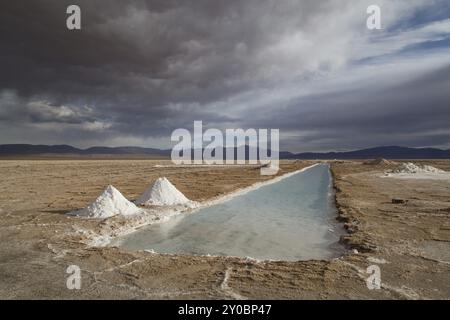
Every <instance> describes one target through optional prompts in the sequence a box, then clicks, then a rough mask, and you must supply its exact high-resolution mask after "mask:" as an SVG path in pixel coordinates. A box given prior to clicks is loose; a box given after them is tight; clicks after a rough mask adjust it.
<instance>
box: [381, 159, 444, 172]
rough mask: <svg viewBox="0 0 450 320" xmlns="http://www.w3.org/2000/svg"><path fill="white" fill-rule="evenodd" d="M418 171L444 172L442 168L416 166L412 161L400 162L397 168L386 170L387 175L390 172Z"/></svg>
mask: <svg viewBox="0 0 450 320" xmlns="http://www.w3.org/2000/svg"><path fill="white" fill-rule="evenodd" d="M420 173H446V172H445V171H444V170H441V169H438V168H435V167H432V166H428V165H421V166H418V165H416V164H414V163H412V162H408V163H402V164H401V165H400V166H398V167H397V168H394V169H392V170H388V171H386V174H387V175H390V174H420Z"/></svg>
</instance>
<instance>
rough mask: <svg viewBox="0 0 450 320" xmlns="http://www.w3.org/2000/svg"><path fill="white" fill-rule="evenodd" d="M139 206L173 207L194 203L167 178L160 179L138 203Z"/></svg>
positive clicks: (145, 192) (146, 191)
mask: <svg viewBox="0 0 450 320" xmlns="http://www.w3.org/2000/svg"><path fill="white" fill-rule="evenodd" d="M136 203H137V204H139V205H144V206H145V205H153V206H171V205H180V204H189V203H192V201H190V200H189V199H188V198H186V197H185V196H184V194H182V193H181V192H180V191H179V190H178V189H177V188H176V187H175V186H174V185H173V184H172V183H170V181H169V180H167V178H165V177H163V178H158V179H157V180H156V181H155V183H154V184H153V185H152V186H151V187H149V188H147V190H145V191H144V193H143V194H142V195H141V196H140V197H139V199H138V200H137V201H136Z"/></svg>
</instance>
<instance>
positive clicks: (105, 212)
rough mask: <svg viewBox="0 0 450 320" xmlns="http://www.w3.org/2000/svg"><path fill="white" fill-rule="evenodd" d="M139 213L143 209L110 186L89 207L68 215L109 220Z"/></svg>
mask: <svg viewBox="0 0 450 320" xmlns="http://www.w3.org/2000/svg"><path fill="white" fill-rule="evenodd" d="M139 212H142V209H140V208H138V207H137V206H136V205H135V204H134V203H132V202H130V201H128V200H127V199H126V198H125V197H124V196H123V195H122V194H121V193H120V191H119V190H117V189H116V188H114V187H113V186H111V185H110V186H108V187H107V188H106V189H105V191H103V193H102V194H101V195H100V196H99V197H98V198H97V199H96V200H95V201H94V202H93V203H91V204H90V205H89V206H88V207H86V208H85V209H81V210H77V211H72V212H69V213H68V214H70V215H77V216H82V217H89V218H108V217H112V216H115V215H124V216H129V215H133V214H136V213H139Z"/></svg>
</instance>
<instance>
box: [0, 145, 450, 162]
mask: <svg viewBox="0 0 450 320" xmlns="http://www.w3.org/2000/svg"><path fill="white" fill-rule="evenodd" d="M170 153H171V150H170V149H155V148H143V147H91V148H87V149H79V148H75V147H72V146H69V145H31V144H3V145H0V156H33V155H81V156H82V155H148V156H158V157H170ZM224 154H225V153H224ZM246 154H248V148H246ZM280 158H281V159H373V158H386V159H450V149H448V150H442V149H437V148H408V147H399V146H383V147H375V148H368V149H361V150H354V151H342V152H306V153H292V152H286V151H281V152H280Z"/></svg>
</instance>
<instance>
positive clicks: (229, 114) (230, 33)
mask: <svg viewBox="0 0 450 320" xmlns="http://www.w3.org/2000/svg"><path fill="white" fill-rule="evenodd" d="M381 2H382V3H386V4H389V6H390V7H389V9H390V10H389V12H390V13H393V12H394V13H398V14H399V15H400V14H403V16H401V17H400V18H401V19H403V20H402V21H404V19H407V17H408V14H411V15H412V16H414V15H413V14H414V13H415V12H417V10H420V9H421V8H424V6H431V5H429V4H427V3H428V2H427V1H419V0H416V1H414V2H413V4H411V5H410V6H415V8H416V9H417V10H416V9H414V10H413V9H411V8H409V7H408V5H407V4H404V3H401V2H398V1H393V2H386V1H381ZM75 3H76V4H78V5H79V6H80V7H81V10H82V30H80V31H69V30H67V28H66V27H65V24H66V22H65V19H66V17H67V15H66V14H65V11H66V8H67V6H68V5H69V4H75ZM438 3H439V1H437V2H435V3H434V5H438ZM0 6H1V13H0V15H1V16H0V39H1V42H0V65H1V74H0V134H1V136H2V139H1V141H0V143H10V142H32V143H33V142H34V143H68V144H75V145H80V144H84V145H89V144H93V143H101V144H116V143H128V141H129V143H146V142H145V141H146V140H145V139H147V138H158V137H161V140H160V141H159V142H160V143H161V144H164V143H166V144H168V143H169V136H170V133H171V131H172V130H173V129H175V128H178V127H186V128H191V127H192V122H193V121H194V120H203V121H204V123H205V124H206V125H207V126H217V127H226V126H231V127H233V126H234V127H236V126H243V127H249V126H252V127H266V128H273V127H278V128H280V129H281V132H282V133H283V132H284V131H285V132H291V133H292V134H293V135H294V136H293V137H292V136H290V137H288V138H286V139H285V144H284V145H286V146H287V147H289V148H293V149H295V148H298V146H296V141H298V142H300V144H301V145H303V146H305V147H311V148H314V146H317V148H322V149H327V148H332V147H333V146H341V147H344V148H352V147H355V146H363V145H365V144H373V145H376V144H381V143H383V144H384V143H387V142H388V139H387V138H386V137H389V138H390V139H391V142H392V143H397V142H398V143H402V144H409V145H445V144H448V139H447V138H448V133H445V130H444V129H445V128H446V126H445V125H444V124H443V123H444V122H445V121H446V120H447V122H448V120H450V117H449V114H448V112H447V110H448V109H446V108H445V101H446V99H447V101H448V96H447V93H446V90H441V87H442V83H445V82H446V81H448V79H449V74H448V69H445V70H444V71H442V72H439V71H438V70H440V69H439V68H440V66H441V65H442V55H441V56H439V57H437V58H436V61H437V63H436V64H433V63H431V64H430V65H429V67H428V68H424V70H425V71H427V72H426V73H423V74H418V75H417V79H415V80H414V79H413V80H412V79H408V81H405V80H404V79H399V80H398V82H396V83H394V84H393V85H392V86H391V87H389V88H384V87H382V86H379V85H374V86H367V87H365V88H362V89H360V90H358V92H352V87H351V86H342V87H341V88H340V89H339V90H337V92H333V93H330V92H325V93H322V92H320V91H321V90H316V91H317V92H316V91H315V90H312V89H311V91H310V92H308V93H306V94H303V95H301V96H296V95H295V94H292V91H294V92H295V87H296V86H298V89H299V91H301V90H302V88H303V87H305V86H308V85H309V84H310V83H312V82H314V81H317V80H314V79H316V78H317V77H318V76H322V75H324V74H325V75H327V74H333V73H334V72H337V71H339V70H341V71H342V69H344V70H345V72H347V73H349V74H351V72H352V70H353V67H352V65H351V61H352V60H358V59H366V58H374V57H375V58H376V57H377V56H378V55H380V56H381V55H385V54H391V55H393V56H394V57H395V53H396V52H397V51H399V50H401V49H403V48H404V47H405V46H408V45H415V44H420V43H421V42H422V41H428V40H434V38H433V36H434V34H435V33H436V32H435V31H434V29H433V30H432V31H428V29H427V30H425V31H423V32H422V33H419V35H420V37H418V38H420V39H421V40H420V41H418V42H417V41H414V37H415V36H416V35H415V34H412V35H409V36H405V37H404V38H402V35H401V34H400V35H398V34H397V35H388V36H391V37H392V36H396V37H397V38H393V39H390V38H389V37H386V38H387V40H386V42H387V45H386V46H385V44H384V42H383V40H384V37H381V39H379V38H377V39H376V41H377V42H379V45H378V46H377V47H376V51H379V52H377V53H374V54H373V55H369V56H367V54H366V52H367V51H370V48H371V47H370V40H368V39H370V37H371V35H370V34H369V35H368V34H367V31H366V30H365V28H364V25H365V18H366V15H365V8H366V7H367V6H365V3H364V2H361V1H358V2H356V1H342V2H339V3H337V2H335V1H320V2H318V1H313V0H308V1H295V0H281V1H280V0H277V1H275V0H272V1H256V0H255V1H253V0H245V1H243V0H230V1H210V0H195V1H194V0H192V1H190V0H178V1H175V0H164V1H163V0H151V1H150V0H149V1H144V0H135V1H123V0H121V1H119V0H108V1H106V0H96V1H87V0H78V1H65V0H39V1H36V0H31V1H24V0H18V1H3V3H2V4H1V5H0ZM428 9H429V8H428ZM386 19H387V21H390V20H389V19H391V20H392V21H393V22H392V23H394V20H395V19H394V18H393V17H391V16H389V17H387V18H386ZM361 26H362V27H361ZM434 28H441V27H440V26H436V27H434ZM410 29H414V28H410ZM444 30H445V28H444ZM419 31H420V30H419ZM399 38H400V40H401V41H399ZM354 43H358V45H357V46H354V47H356V48H360V47H361V50H360V51H358V50H355V49H353V45H354ZM392 43H402V44H403V43H404V45H403V47H398V48H394V49H393V48H392ZM380 48H381V49H380ZM443 50H445V48H443ZM422 55H423V53H422ZM396 58H398V57H396ZM403 71H404V70H403ZM422 71H423V70H422ZM426 74H428V75H429V77H431V78H425V76H426ZM366 76H367V77H369V75H366ZM433 77H435V78H433ZM311 79H312V80H311ZM287 87H291V88H294V89H292V90H291V92H290V94H291V96H290V97H289V98H285V99H283V98H282V99H278V100H274V101H275V102H274V103H272V104H270V103H268V102H267V101H271V98H272V97H273V96H274V95H275V96H276V95H279V92H282V91H283V90H284V88H287ZM280 90H281V91H280ZM379 90H383V92H382V93H381V92H379ZM408 97H410V98H408ZM257 101H260V102H259V103H258V102H257ZM425 105H427V108H429V110H431V112H428V113H426V112H425V111H424V110H425V107H424V106H425ZM280 109H282V110H283V112H279V110H280ZM406 110H407V111H408V112H406ZM432 129H433V130H434V131H433V130H432ZM439 129H442V130H439ZM54 131H56V132H58V135H57V137H56V138H55V135H54V134H53V133H54ZM432 131H433V132H435V133H434V134H433V133H432ZM354 132H360V134H359V138H358V139H357V140H355V138H354ZM421 132H422V133H423V135H421V134H420V133H421ZM425 133H426V134H425ZM408 139H413V141H408ZM446 139H447V141H445V140H446ZM118 141H119V142H118ZM282 145H283V144H282Z"/></svg>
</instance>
